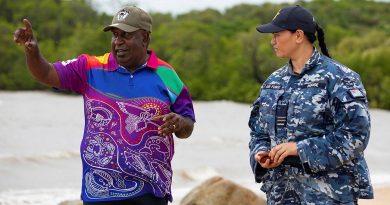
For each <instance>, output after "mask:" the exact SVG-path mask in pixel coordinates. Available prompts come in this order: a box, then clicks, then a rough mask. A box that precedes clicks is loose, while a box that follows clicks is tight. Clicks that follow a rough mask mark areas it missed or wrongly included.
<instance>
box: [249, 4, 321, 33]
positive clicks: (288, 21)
mask: <svg viewBox="0 0 390 205" xmlns="http://www.w3.org/2000/svg"><path fill="white" fill-rule="evenodd" d="M297 29H301V30H303V31H304V32H306V33H313V34H315V32H316V21H315V19H314V17H313V15H312V14H311V13H310V12H309V11H308V10H306V9H305V8H303V7H301V6H299V5H297V6H290V7H285V8H283V9H280V10H279V11H278V13H277V14H276V15H275V17H274V19H273V20H272V22H271V23H267V24H263V25H260V26H258V27H256V30H257V31H259V32H260V33H277V32H280V31H284V30H297Z"/></svg>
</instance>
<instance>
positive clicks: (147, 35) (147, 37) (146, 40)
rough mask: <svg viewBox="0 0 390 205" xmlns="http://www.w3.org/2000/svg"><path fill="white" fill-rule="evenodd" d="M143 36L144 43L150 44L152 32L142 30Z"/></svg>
mask: <svg viewBox="0 0 390 205" xmlns="http://www.w3.org/2000/svg"><path fill="white" fill-rule="evenodd" d="M142 36H143V43H145V45H146V46H147V45H149V42H150V32H147V31H143V32H142Z"/></svg>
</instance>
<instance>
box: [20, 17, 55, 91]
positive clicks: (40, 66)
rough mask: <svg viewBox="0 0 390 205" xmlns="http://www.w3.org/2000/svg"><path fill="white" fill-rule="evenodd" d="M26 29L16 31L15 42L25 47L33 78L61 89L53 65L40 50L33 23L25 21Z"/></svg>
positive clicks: (27, 62) (28, 65)
mask: <svg viewBox="0 0 390 205" xmlns="http://www.w3.org/2000/svg"><path fill="white" fill-rule="evenodd" d="M23 23H24V28H18V29H16V31H15V33H14V41H15V42H16V43H18V44H19V45H21V46H23V47H24V50H25V54H26V64H27V67H28V69H29V70H30V72H31V74H32V76H33V77H34V78H35V79H36V80H38V81H39V82H41V83H43V84H46V85H49V86H52V87H59V86H60V80H59V78H58V75H57V72H56V70H55V69H54V67H53V65H52V64H51V63H49V62H47V60H46V59H45V58H44V57H43V56H42V54H41V53H40V51H39V48H38V42H37V40H36V39H35V37H34V34H33V30H32V26H31V23H30V22H29V21H28V20H27V19H23Z"/></svg>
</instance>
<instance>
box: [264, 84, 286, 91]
mask: <svg viewBox="0 0 390 205" xmlns="http://www.w3.org/2000/svg"><path fill="white" fill-rule="evenodd" d="M280 88H282V86H281V85H279V84H264V85H263V89H272V90H280Z"/></svg>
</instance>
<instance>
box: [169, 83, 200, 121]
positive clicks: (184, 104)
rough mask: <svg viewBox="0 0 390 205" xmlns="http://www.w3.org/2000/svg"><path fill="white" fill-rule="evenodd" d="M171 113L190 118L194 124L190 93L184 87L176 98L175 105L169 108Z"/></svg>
mask: <svg viewBox="0 0 390 205" xmlns="http://www.w3.org/2000/svg"><path fill="white" fill-rule="evenodd" d="M171 109H172V111H173V112H175V113H177V114H180V115H181V116H184V117H188V118H190V119H191V120H192V121H193V122H195V112H194V107H193V104H192V99H191V96H190V93H189V92H188V89H187V87H186V86H183V89H182V90H181V92H180V94H179V95H178V96H177V98H176V101H175V103H173V105H172V107H171Z"/></svg>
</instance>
